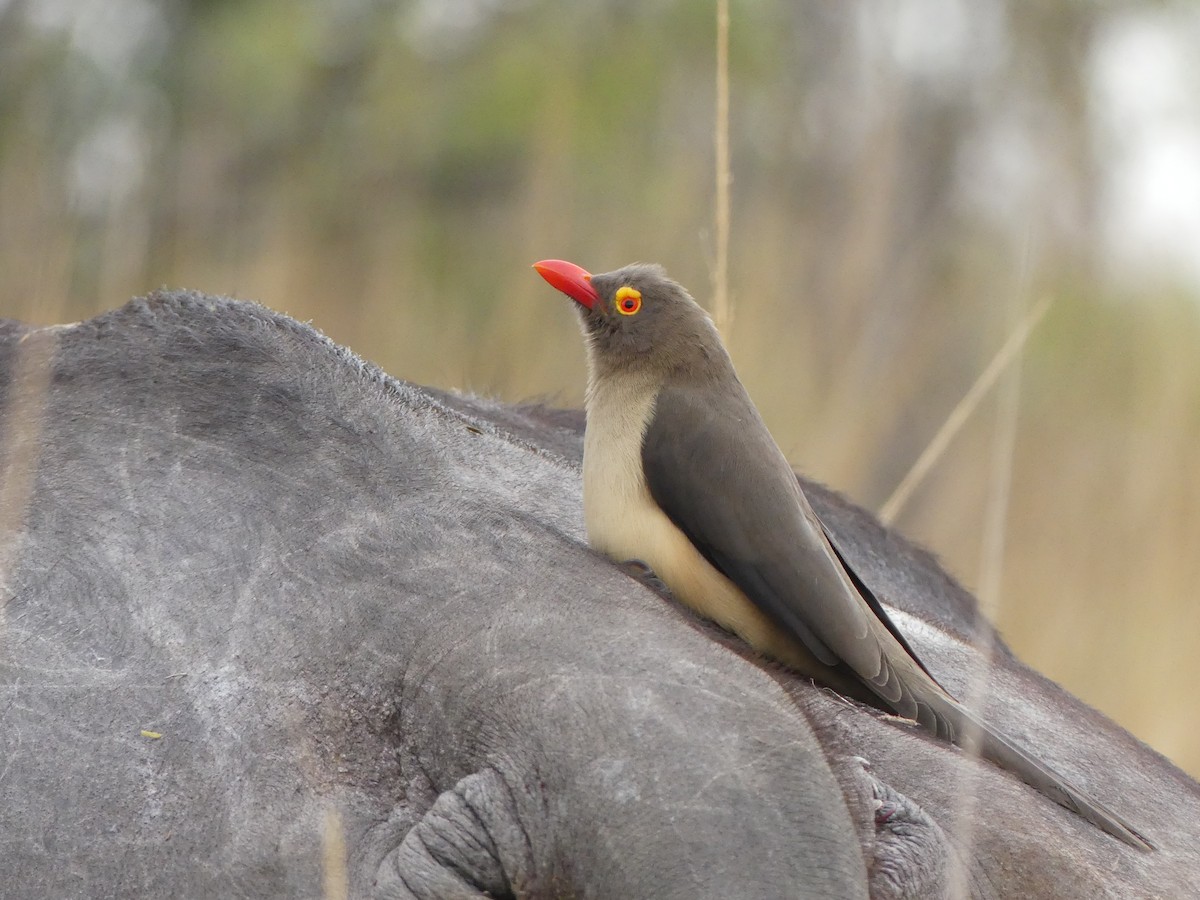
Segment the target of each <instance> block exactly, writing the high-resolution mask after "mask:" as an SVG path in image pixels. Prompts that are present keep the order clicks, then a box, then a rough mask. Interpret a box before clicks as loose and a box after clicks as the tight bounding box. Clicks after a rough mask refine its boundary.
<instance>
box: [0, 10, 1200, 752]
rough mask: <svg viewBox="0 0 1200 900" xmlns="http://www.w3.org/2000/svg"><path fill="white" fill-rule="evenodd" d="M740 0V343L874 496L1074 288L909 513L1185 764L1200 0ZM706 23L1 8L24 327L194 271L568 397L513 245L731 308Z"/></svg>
mask: <svg viewBox="0 0 1200 900" xmlns="http://www.w3.org/2000/svg"><path fill="white" fill-rule="evenodd" d="M731 15H732V28H731V48H730V78H731V82H730V96H731V110H732V112H731V115H732V132H731V142H732V166H733V169H732V171H733V214H732V243H731V247H730V287H731V294H732V299H733V303H734V305H735V313H734V318H733V321H732V324H731V326H730V327H729V328H728V329H727V337H728V340H729V344H730V348H731V352H732V353H733V356H734V358H735V361H736V362H737V363H738V365H739V368H740V371H741V372H742V375H743V378H744V380H745V382H746V383H747V386H748V387H749V389H750V391H751V393H752V395H754V396H755V398H756V399H757V400H758V402H759V404H760V406H761V408H762V410H763V413H764V415H765V416H766V418H767V420H768V423H769V424H770V425H771V426H772V429H773V431H774V432H775V434H776V436H777V437H778V439H779V440H780V443H781V445H782V446H783V447H784V449H785V451H786V452H788V454H789V455H790V457H791V458H792V459H793V461H794V462H796V463H797V464H798V465H800V466H801V467H802V468H804V469H805V470H806V471H808V472H809V473H810V474H811V475H813V476H814V477H816V478H818V479H820V480H822V481H825V482H827V483H829V484H831V485H833V486H835V487H837V488H839V489H841V490H843V491H844V492H845V493H847V494H848V495H850V496H851V497H852V498H854V499H855V500H856V501H858V502H859V503H862V504H864V505H865V506H867V507H869V508H873V509H878V508H879V507H880V506H881V504H882V503H883V502H884V501H885V499H886V498H887V497H888V496H889V494H890V493H891V491H892V490H893V489H894V487H895V486H896V484H897V483H898V482H899V481H900V479H901V477H902V476H903V475H904V473H905V472H906V471H907V470H908V468H909V467H910V466H911V465H912V463H913V461H914V459H915V458H916V457H917V455H918V454H919V453H920V452H921V450H922V448H923V447H925V446H926V444H927V443H928V442H929V441H930V439H931V437H932V436H933V434H934V433H935V431H936V430H937V428H938V427H939V425H940V424H941V423H942V421H943V420H944V419H945V418H946V416H947V414H948V413H949V411H950V410H951V409H952V408H953V406H954V405H955V403H956V402H957V401H958V400H959V398H960V397H961V396H962V395H963V394H964V393H965V392H966V391H967V389H968V388H969V386H970V385H971V383H972V381H973V380H974V379H975V377H976V376H977V375H978V373H979V372H980V371H981V370H982V369H983V368H984V367H985V366H986V364H987V362H988V360H989V359H990V358H991V357H992V355H993V354H994V353H995V351H996V350H997V348H998V347H999V346H1000V345H1001V343H1002V342H1003V341H1004V338H1005V336H1006V335H1007V334H1008V333H1009V332H1010V331H1011V330H1012V328H1013V323H1014V321H1015V320H1016V319H1017V317H1019V315H1020V313H1021V310H1023V309H1026V308H1028V307H1030V306H1031V305H1033V304H1034V303H1035V302H1037V301H1038V300H1040V299H1041V298H1043V297H1052V298H1053V299H1054V305H1053V306H1052V308H1051V311H1050V313H1049V315H1048V316H1047V318H1046V320H1045V321H1044V322H1043V323H1042V325H1041V326H1040V327H1039V329H1038V330H1037V331H1035V333H1034V336H1033V338H1032V340H1031V342H1030V344H1029V345H1028V347H1027V353H1026V357H1025V360H1024V364H1023V367H1022V370H1021V380H1020V394H1019V407H1018V416H1017V419H1016V431H1015V443H1014V444H1013V445H1012V447H1013V452H1012V453H1011V454H1010V453H1008V449H1007V444H1006V441H1005V440H1003V439H997V435H1000V436H1001V438H1003V429H1004V421H1005V420H1004V418H1003V416H1002V415H1000V416H998V415H997V409H998V408H1000V409H1002V407H998V405H997V400H996V396H1003V392H1001V393H1000V395H992V396H990V397H989V399H988V401H987V402H986V403H985V404H984V405H983V406H982V407H980V409H978V410H977V411H976V413H975V415H974V416H973V417H972V418H971V419H970V420H969V422H968V424H967V426H966V428H965V429H964V431H963V432H962V433H961V434H960V435H959V437H958V438H957V439H956V440H955V441H954V443H952V444H951V446H950V448H949V451H948V453H947V454H946V455H945V456H944V457H943V458H942V459H941V460H940V462H939V463H938V465H937V466H936V467H935V468H934V470H933V472H932V473H931V476H930V477H929V479H928V480H927V481H926V482H925V483H924V484H923V485H922V487H921V488H920V489H919V490H918V491H917V493H916V494H915V495H914V496H913V497H912V499H911V501H910V502H909V503H908V504H907V506H905V507H904V509H903V510H902V512H901V514H900V516H899V518H898V519H897V525H898V526H899V527H900V528H901V529H902V530H903V531H904V532H906V533H907V534H909V535H910V536H912V537H914V538H916V539H917V540H919V541H921V542H923V543H925V544H927V545H928V546H930V547H932V548H933V549H935V550H936V551H937V552H938V553H939V554H940V555H941V557H942V558H943V560H944V561H945V562H946V564H947V566H948V567H949V568H950V569H951V570H952V571H953V572H954V573H956V574H957V575H958V577H959V578H960V579H962V580H963V581H964V582H965V583H967V584H968V585H970V586H975V587H983V588H985V590H984V594H985V596H986V597H987V599H989V600H990V601H992V602H993V604H994V610H995V611H994V615H995V617H996V618H997V620H998V622H999V624H1000V627H1001V629H1002V630H1003V632H1004V633H1005V635H1006V637H1007V638H1008V639H1009V641H1010V642H1011V643H1012V644H1013V645H1014V647H1015V648H1016V649H1017V651H1018V653H1019V654H1020V655H1021V656H1022V657H1023V658H1024V659H1025V660H1027V661H1028V662H1029V663H1031V664H1032V665H1034V666H1035V667H1037V668H1039V669H1041V670H1042V671H1044V672H1046V673H1048V674H1049V675H1050V676H1051V677H1053V678H1055V679H1057V680H1059V681H1061V682H1062V683H1064V684H1065V685H1066V686H1067V687H1068V688H1069V689H1070V690H1072V691H1073V692H1075V693H1076V694H1078V695H1079V696H1081V697H1083V698H1084V699H1085V700H1087V701H1089V702H1090V703H1092V704H1094V705H1096V706H1099V707H1100V708H1101V709H1103V710H1104V711H1106V712H1107V713H1108V714H1110V715H1112V716H1113V717H1114V718H1116V719H1117V720H1118V721H1119V722H1121V723H1122V724H1123V725H1125V726H1126V727H1128V728H1130V729H1131V730H1132V731H1133V732H1134V733H1136V734H1138V735H1139V736H1141V737H1142V738H1143V739H1145V740H1146V741H1148V742H1149V743H1151V744H1152V745H1154V746H1155V747H1157V748H1158V749H1160V750H1161V751H1163V752H1164V753H1166V754H1167V755H1168V756H1170V757H1172V758H1173V759H1174V760H1176V761H1177V762H1178V763H1179V764H1180V765H1182V766H1183V767H1185V768H1187V769H1188V770H1189V771H1190V772H1191V773H1192V774H1193V775H1200V704H1197V703H1196V700H1195V693H1194V688H1193V685H1194V684H1196V683H1197V682H1198V681H1200V652H1198V648H1197V639H1198V636H1200V603H1197V598H1196V590H1197V588H1196V585H1197V584H1198V583H1200V552H1198V551H1200V463H1198V459H1197V449H1196V448H1197V447H1200V352H1198V348H1200V303H1198V301H1200V290H1198V287H1197V286H1198V284H1200V230H1197V229H1195V228H1193V226H1194V223H1195V219H1194V218H1191V219H1189V218H1188V217H1187V209H1188V208H1189V204H1191V207H1192V208H1193V210H1194V211H1196V212H1197V213H1200V138H1198V137H1197V134H1198V133H1200V132H1198V131H1197V128H1200V125H1198V122H1197V119H1198V116H1200V111H1198V109H1197V103H1196V101H1195V98H1196V97H1197V96H1200V91H1198V90H1197V87H1198V80H1200V70H1198V69H1197V68H1196V64H1195V60H1194V53H1193V54H1191V57H1189V56H1188V54H1187V53H1186V52H1184V51H1185V50H1186V48H1188V47H1192V48H1194V47H1195V46H1196V45H1197V38H1200V19H1198V18H1197V13H1196V11H1195V8H1194V7H1193V5H1192V4H1189V3H1186V2H1178V3H1171V2H1116V0H1110V2H1102V3H1096V2H1083V0H1039V2H1036V3H1030V2H1022V0H1010V2H1006V0H972V2H969V3H968V2H966V0H889V2H881V0H841V2H837V3H829V2H817V0H812V2H782V0H775V2H771V0H733V2H732V12H731ZM714 23H715V15H714V9H713V5H712V4H710V3H701V2H696V0H639V2H636V3H634V2H628V0H590V2H580V3H574V4H560V3H551V2H543V0H342V2H326V3H319V2H297V0H240V2H229V0H224V2H223V0H203V2H201V0H191V2H185V0H161V2H152V0H37V2H21V0H0V315H3V316H10V317H16V318H22V319H26V320H32V321H35V322H53V321H66V320H71V319H79V318H83V317H87V316H90V315H92V314H94V313H96V312H99V311H101V310H104V309H108V308H111V307H115V306H118V305H120V304H122V303H123V302H125V301H126V300H127V299H128V298H129V297H130V296H133V295H137V294H142V293H145V292H147V291H148V290H150V289H153V288H155V287H159V286H162V285H167V286H172V287H188V288H194V289H198V290H203V291H207V292H211V293H224V294H229V295H233V296H237V297H242V298H247V299H254V300H258V301H260V302H262V303H265V304H267V305H269V306H272V307H274V308H276V309H279V310H282V311H286V312H288V313H290V314H292V315H294V316H296V317H298V318H301V319H311V320H313V322H314V323H315V324H316V325H317V326H318V327H319V328H321V329H322V330H324V331H325V332H326V333H328V334H329V335H330V336H331V337H333V338H334V339H335V340H337V341H339V342H342V343H345V344H348V345H350V346H351V347H352V348H354V349H355V350H356V351H358V352H359V353H360V354H362V355H363V356H365V357H367V358H369V359H371V360H373V361H375V362H377V363H379V364H380V365H382V366H383V367H384V368H385V369H387V370H388V371H389V372H391V373H392V374H394V375H396V376H398V377H401V378H405V379H409V380H412V381H416V382H422V383H426V384H435V385H441V386H453V387H458V388H462V389H466V390H472V391H476V392H480V393H488V394H495V395H500V396H502V397H506V398H509V399H514V400H516V399H527V398H531V397H542V398H548V399H550V400H552V401H554V402H558V403H562V404H578V403H579V402H581V398H582V387H583V362H582V349H581V346H580V341H579V337H578V334H577V331H576V325H575V322H574V321H573V316H572V314H571V313H570V312H569V310H568V308H567V305H566V303H565V302H564V301H562V300H561V298H558V297H556V296H555V295H553V294H552V293H551V292H550V290H549V289H548V288H547V287H546V286H545V285H544V284H542V283H541V282H540V280H539V279H538V278H537V277H536V276H535V275H534V274H533V273H532V272H531V271H530V270H529V264H530V263H531V262H532V261H533V260H536V259H540V258H543V257H551V256H557V257H564V258H567V259H571V260H574V261H576V262H578V263H580V264H582V265H584V266H586V267H588V268H591V269H593V270H594V271H603V270H606V269H610V268H614V267H616V266H618V265H621V264H624V263H626V262H629V261H632V260H635V259H643V260H655V261H659V262H662V263H664V264H665V265H666V266H667V267H668V269H669V271H671V273H672V274H674V275H675V276H676V277H677V278H678V279H680V280H681V281H683V282H684V283H685V284H687V285H689V286H690V287H691V288H692V289H693V291H694V293H695V294H696V295H697V297H698V298H699V299H701V300H702V301H705V300H707V298H708V297H710V296H711V293H712V290H711V281H710V276H711V271H712V265H713V259H714V242H713V225H712V222H713V218H712V210H713V205H714V177H713V167H714V161H713V149H712V147H713V96H714V88H713V83H714V58H715V50H714V34H715V24H714ZM1189 58H1193V59H1192V62H1191V63H1189V62H1188V59H1189ZM1192 151H1195V152H1192ZM1181 201H1182V202H1181ZM1189 242H1190V244H1189ZM1189 248H1190V250H1189ZM1010 384H1015V382H1010ZM1010 461H1011V466H1010V465H1009V463H1010ZM997 473H1000V475H999V476H998V475H997ZM1006 483H1007V487H1005V484H1006ZM997 486H999V487H997ZM997 511H998V520H999V521H1000V522H1001V523H1002V524H1003V525H1004V528H1003V531H1002V532H997V531H995V530H991V531H989V526H988V522H989V516H991V517H992V519H993V520H994V519H996V518H997ZM988 534H991V535H992V539H991V542H990V544H988V546H990V547H992V548H993V549H992V550H986V549H985V536H986V535H988ZM997 534H1003V536H1004V538H1005V539H1004V542H1003V544H1002V545H1001V544H999V543H997V541H996V540H995V537H996V535H997ZM997 561H999V562H1000V563H1002V565H995V563H996V562H997ZM989 567H990V568H989Z"/></svg>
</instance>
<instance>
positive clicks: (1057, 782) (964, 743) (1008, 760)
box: [932, 697, 1155, 851]
mask: <svg viewBox="0 0 1200 900" xmlns="http://www.w3.org/2000/svg"><path fill="white" fill-rule="evenodd" d="M932 705H934V706H936V707H940V708H938V709H937V712H938V714H939V718H944V719H947V720H949V721H951V722H953V723H954V724H955V732H956V733H955V735H954V737H953V741H954V743H956V744H958V745H959V746H961V747H963V748H964V749H966V750H968V751H969V752H975V753H977V754H978V755H979V756H982V757H983V758H984V759H987V760H989V761H991V762H993V763H995V764H996V765H998V766H1000V767H1001V768H1002V769H1006V770H1008V771H1009V772H1012V773H1013V774H1014V775H1016V776H1017V777H1018V778H1020V779H1021V780H1022V781H1024V782H1025V783H1026V784H1028V785H1029V786H1030V787H1033V788H1035V789H1037V790H1038V791H1040V792H1041V793H1042V794H1045V795H1046V796H1047V797H1049V798H1050V799H1051V800H1053V801H1054V802H1055V803H1057V804H1059V805H1060V806H1063V807H1065V808H1066V809H1069V810H1070V811H1071V812H1073V813H1075V814H1076V815H1077V816H1079V817H1080V818H1082V819H1085V820H1087V821H1088V822H1091V823H1092V824H1093V825H1095V826H1096V827H1098V828H1100V829H1102V830H1103V831H1106V832H1108V833H1109V834H1111V835H1112V836H1113V837H1115V838H1118V839H1119V840H1121V841H1124V842H1125V843H1126V844H1128V845H1129V846H1131V847H1136V848H1137V849H1139V850H1147V851H1149V850H1154V849H1155V847H1154V845H1153V844H1152V843H1150V841H1149V840H1147V839H1146V837H1145V836H1144V835H1142V834H1141V833H1140V832H1138V830H1137V829H1136V828H1134V827H1133V826H1132V825H1130V824H1129V823H1128V822H1126V821H1125V820H1124V819H1122V818H1121V817H1120V816H1118V815H1117V814H1116V813H1114V812H1113V811H1112V810H1110V809H1109V808H1108V807H1106V806H1105V805H1104V804H1102V803H1101V802H1100V801H1098V800H1096V799H1094V798H1093V797H1091V796H1089V795H1088V794H1087V792H1085V791H1083V790H1081V789H1079V788H1077V787H1075V785H1073V784H1071V782H1070V781H1068V780H1067V779H1066V778H1065V777H1063V776H1062V775H1060V774H1059V773H1058V772H1055V771H1054V770H1053V769H1051V768H1050V767H1049V766H1048V765H1046V764H1045V763H1043V762H1042V761H1041V760H1039V759H1037V758H1036V757H1034V756H1033V755H1032V754H1031V753H1029V752H1028V751H1027V750H1025V749H1023V748H1022V747H1020V746H1019V745H1017V744H1015V743H1013V742H1012V741H1010V740H1009V739H1008V738H1006V737H1004V735H1002V734H999V733H998V732H996V731H994V730H992V728H991V727H989V726H988V725H987V724H986V723H984V722H983V721H982V720H981V719H980V718H979V717H978V716H976V715H974V714H973V713H972V712H970V711H969V710H967V709H966V708H965V707H963V706H962V705H961V704H959V703H958V702H957V701H955V700H953V699H951V698H950V697H945V698H944V701H943V702H941V703H939V702H937V701H934V703H933V704H932Z"/></svg>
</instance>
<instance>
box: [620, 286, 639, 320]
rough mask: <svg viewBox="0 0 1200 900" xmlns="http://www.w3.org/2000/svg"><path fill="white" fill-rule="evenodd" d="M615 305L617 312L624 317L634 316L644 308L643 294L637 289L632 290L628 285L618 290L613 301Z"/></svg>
mask: <svg viewBox="0 0 1200 900" xmlns="http://www.w3.org/2000/svg"><path fill="white" fill-rule="evenodd" d="M613 304H614V305H615V306H616V307H617V312H619V313H620V314H621V315H623V316H632V315H634V314H635V313H637V311H638V310H639V309H641V308H642V292H641V291H639V290H638V289H637V288H631V287H629V286H628V285H626V286H625V287H623V288H620V289H618V290H617V296H616V297H615V298H614V299H613Z"/></svg>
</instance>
